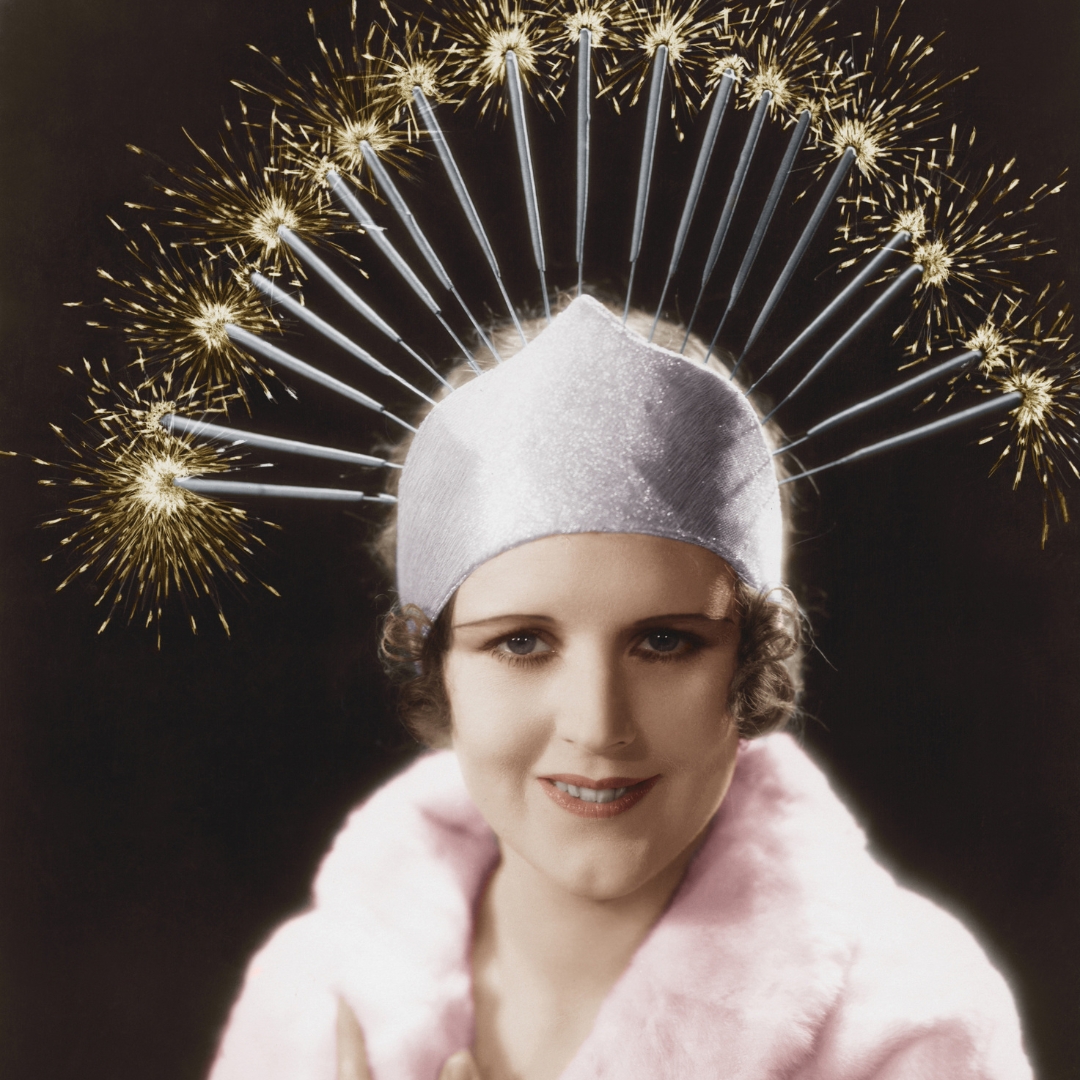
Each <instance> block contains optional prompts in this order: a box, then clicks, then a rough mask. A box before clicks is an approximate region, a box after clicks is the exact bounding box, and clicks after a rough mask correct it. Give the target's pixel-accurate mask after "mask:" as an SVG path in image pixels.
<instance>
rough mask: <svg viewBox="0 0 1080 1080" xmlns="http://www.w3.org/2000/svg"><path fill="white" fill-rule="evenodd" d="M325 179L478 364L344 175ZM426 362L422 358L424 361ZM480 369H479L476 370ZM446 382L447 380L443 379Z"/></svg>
mask: <svg viewBox="0 0 1080 1080" xmlns="http://www.w3.org/2000/svg"><path fill="white" fill-rule="evenodd" d="M326 178H327V180H328V181H329V183H330V187H331V189H332V190H333V192H334V194H335V195H337V197H338V198H339V199H340V200H341V202H342V203H343V204H344V206H345V209H346V210H348V211H349V213H350V214H352V216H353V218H354V220H355V221H356V223H357V224H358V225H359V226H360V227H361V228H362V229H363V230H364V235H365V236H369V237H370V238H371V239H372V241H373V242H374V243H375V246H376V247H377V248H378V249H379V250H380V251H381V252H382V253H383V255H385V256H386V258H387V259H388V260H389V262H390V265H391V266H393V267H394V269H395V270H397V272H398V274H400V275H401V278H402V280H403V281H404V282H405V284H406V285H408V286H409V288H410V289H412V291H413V292H414V293H415V294H416V296H417V297H418V298H419V300H420V301H421V303H423V304H424V306H425V307H426V308H427V309H428V311H430V312H431V313H432V315H434V316H435V318H436V319H438V320H439V322H440V323H441V324H442V327H443V329H444V330H445V331H446V332H447V333H448V334H449V335H450V337H451V338H452V339H453V341H454V344H455V345H456V346H457V347H458V348H459V349H460V350H461V352H462V354H463V355H464V357H465V359H466V360H468V361H469V362H470V363H471V364H472V365H473V367H474V368H475V367H476V364H475V360H474V358H473V354H472V351H471V350H470V349H469V347H468V346H467V345H466V344H465V342H464V341H462V340H461V338H460V337H458V335H457V332H456V331H455V330H454V328H453V327H452V326H451V325H450V324H449V323H448V322H447V321H446V317H445V316H444V314H443V310H442V307H441V306H440V305H439V302H438V301H437V300H436V299H435V297H434V296H432V295H431V291H430V290H429V289H428V287H427V286H426V285H425V284H424V283H423V282H422V281H421V280H420V278H419V277H418V276H417V274H416V272H415V271H414V270H413V268H412V267H411V266H410V265H409V264H408V262H407V261H406V260H405V258H404V257H403V256H402V255H401V253H400V252H399V251H398V249H397V248H396V247H394V245H393V244H392V243H391V242H390V240H389V238H388V237H387V235H386V230H385V229H383V228H382V226H381V225H379V224H378V223H377V222H376V221H375V219H374V218H373V217H372V216H371V214H369V213H368V211H367V208H366V207H365V206H364V204H363V203H362V202H361V201H360V199H359V197H358V196H357V195H356V194H355V193H354V192H353V191H350V190H349V185H348V184H347V183H346V182H345V181H344V180H343V179H342V178H341V176H340V175H338V173H336V172H334V170H333V169H331V170H329V172H327V174H326ZM424 362H425V361H423V360H421V363H424ZM476 370H477V371H479V368H477V369H476ZM435 374H436V376H437V377H438V378H440V379H441V378H442V376H441V375H439V374H438V372H435ZM443 381H445V380H443Z"/></svg>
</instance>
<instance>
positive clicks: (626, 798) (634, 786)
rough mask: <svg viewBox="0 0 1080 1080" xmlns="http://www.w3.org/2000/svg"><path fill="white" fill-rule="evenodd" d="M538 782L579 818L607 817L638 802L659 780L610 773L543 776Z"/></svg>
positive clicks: (553, 800)
mask: <svg viewBox="0 0 1080 1080" xmlns="http://www.w3.org/2000/svg"><path fill="white" fill-rule="evenodd" d="M539 779H540V783H541V785H542V786H543V788H544V791H546V792H547V794H548V797H549V798H550V799H551V800H552V802H554V803H556V804H557V805H559V806H561V807H562V808H563V809H564V810H569V811H570V813H571V814H577V815H578V816H579V817H590V818H609V817H615V816H617V815H618V814H622V813H625V812H626V811H627V810H629V809H630V808H631V807H632V806H635V805H637V803H639V802H640V801H641V800H642V799H643V798H644V797H645V796H646V795H647V794H648V793H649V792H650V791H651V790H652V788H653V785H654V784H655V783H656V781H657V780H659V779H660V776H659V775H656V776H650V777H647V778H646V779H644V780H638V779H636V778H634V777H632V776H609V777H605V778H604V779H603V780H590V779H588V778H587V777H584V776H571V775H562V774H560V775H558V776H542V777H540V778H539Z"/></svg>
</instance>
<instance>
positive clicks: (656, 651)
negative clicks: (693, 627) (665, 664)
mask: <svg viewBox="0 0 1080 1080" xmlns="http://www.w3.org/2000/svg"><path fill="white" fill-rule="evenodd" d="M700 644H701V643H700V642H698V641H695V640H694V639H693V638H692V637H691V636H690V635H688V634H681V633H679V632H678V631H677V630H653V631H650V632H649V633H648V634H646V635H645V637H644V638H643V639H642V641H641V644H640V645H639V646H638V648H639V650H640V651H641V653H642V654H643V655H644V656H645V657H646V658H647V659H651V660H661V659H663V660H666V659H668V658H669V657H670V658H671V659H676V658H677V657H681V656H688V655H689V654H690V653H692V652H694V651H696V650H695V645H700Z"/></svg>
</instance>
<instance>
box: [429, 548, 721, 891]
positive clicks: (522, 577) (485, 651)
mask: <svg viewBox="0 0 1080 1080" xmlns="http://www.w3.org/2000/svg"><path fill="white" fill-rule="evenodd" d="M734 584H735V578H734V575H733V573H732V571H731V569H730V567H729V566H728V565H727V563H725V562H724V561H723V560H722V559H720V558H719V557H718V556H716V555H714V554H712V553H711V552H709V551H706V550H705V549H704V548H700V547H697V546H696V545H693V544H686V543H682V542H680V541H677V540H662V539H659V538H656V537H651V536H640V535H637V534H609V533H582V534H578V535H573V536H552V537H547V538H545V539H543V540H536V541H533V542H532V543H529V544H524V545H522V546H521V547H517V548H514V549H512V550H511V551H507V552H505V553H503V554H502V555H499V556H497V557H496V558H494V559H491V560H490V561H489V562H487V563H484V565H483V566H481V567H480V568H479V569H478V570H476V571H475V572H474V573H473V574H472V575H471V576H470V577H469V578H468V579H467V580H466V581H465V583H464V584H463V585H462V586H461V588H460V589H459V590H458V593H457V597H456V601H455V604H454V610H453V621H452V633H451V640H450V648H449V651H448V653H447V656H446V666H445V675H446V686H447V691H448V694H449V698H450V706H451V712H452V717H453V746H454V750H455V751H456V753H457V755H458V758H459V760H460V762H461V768H462V771H463V774H464V777H465V782H466V784H467V786H468V789H469V793H470V794H471V796H472V798H473V800H474V801H475V802H476V805H477V806H478V807H479V809H480V811H481V812H482V813H483V815H484V817H485V818H486V819H487V821H488V823H489V824H490V825H491V827H492V829H493V830H494V831H495V833H496V835H497V836H498V837H499V839H500V841H501V842H502V843H503V844H504V845H507V846H509V847H510V848H512V849H513V850H514V851H515V852H516V853H517V854H518V855H519V856H520V857H521V858H523V859H524V860H525V861H526V862H528V863H530V864H531V865H532V866H533V867H534V868H535V869H536V870H538V871H540V872H541V873H543V874H546V875H547V876H548V877H550V878H552V879H554V880H555V881H556V882H557V883H559V884H560V885H562V886H563V887H564V888H565V889H567V890H569V891H570V892H572V893H575V894H577V895H581V896H588V897H592V898H594V899H615V898H618V897H624V896H629V895H630V894H632V893H633V892H635V891H636V890H637V889H638V888H640V887H641V886H643V885H645V884H646V883H647V882H649V881H651V880H652V879H653V878H654V877H655V876H656V875H657V874H659V873H660V872H661V871H663V870H664V869H666V868H668V867H669V866H671V865H672V863H674V862H675V860H677V859H679V858H680V856H682V855H684V853H686V852H687V850H688V849H690V848H691V847H692V845H693V844H694V843H695V841H696V840H697V839H698V837H699V836H700V835H701V833H702V831H703V830H704V828H705V826H706V825H707V824H708V822H709V820H710V819H711V818H712V816H713V814H714V813H715V812H716V809H717V807H718V806H719V805H720V802H721V800H722V799H723V797H724V794H725V792H726V791H727V788H728V785H729V783H730V782H731V777H732V773H733V772H734V768H735V757H736V753H737V751H738V732H737V728H736V725H735V722H734V720H733V719H732V718H731V716H730V714H729V712H728V708H727V699H728V689H729V687H730V685H731V680H732V677H733V675H734V673H735V667H736V662H737V652H738V643H739V626H738V619H737V615H736V612H735V610H734Z"/></svg>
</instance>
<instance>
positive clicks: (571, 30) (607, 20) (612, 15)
mask: <svg viewBox="0 0 1080 1080" xmlns="http://www.w3.org/2000/svg"><path fill="white" fill-rule="evenodd" d="M618 12H619V7H618V4H617V3H616V0H571V6H570V8H569V10H568V11H563V12H560V13H558V14H553V15H552V20H553V21H554V23H555V28H554V33H555V34H559V33H561V35H562V36H563V38H564V39H565V40H566V41H567V42H569V44H571V45H576V44H577V43H578V38H579V37H581V31H582V30H588V31H589V34H590V38H591V40H590V45H591V47H592V48H594V49H605V48H607V47H608V46H609V45H610V44H612V38H613V36H614V35H615V34H617V32H618V31H617V18H618Z"/></svg>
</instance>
